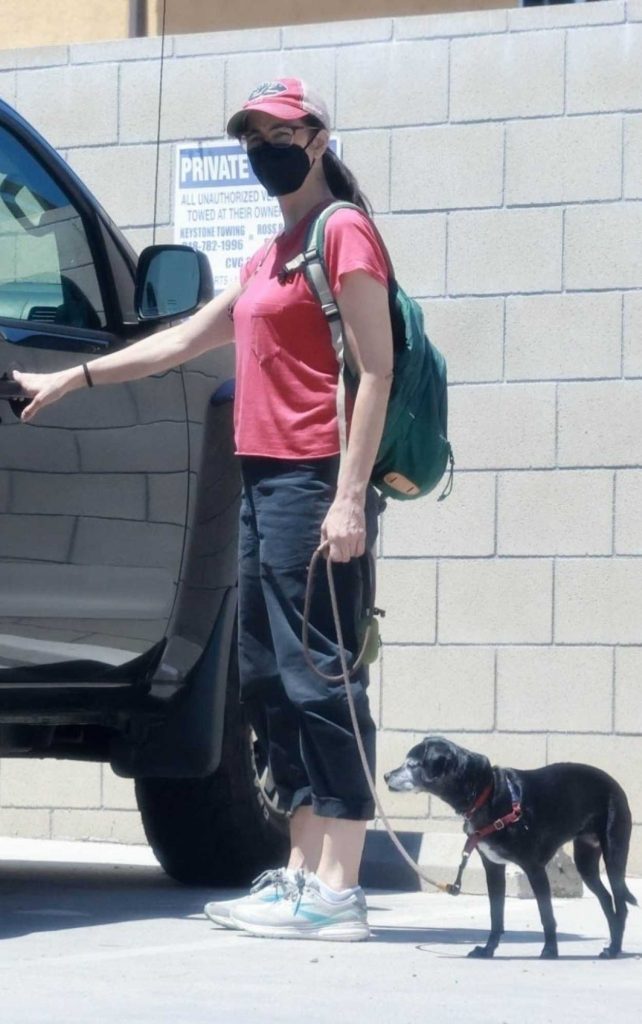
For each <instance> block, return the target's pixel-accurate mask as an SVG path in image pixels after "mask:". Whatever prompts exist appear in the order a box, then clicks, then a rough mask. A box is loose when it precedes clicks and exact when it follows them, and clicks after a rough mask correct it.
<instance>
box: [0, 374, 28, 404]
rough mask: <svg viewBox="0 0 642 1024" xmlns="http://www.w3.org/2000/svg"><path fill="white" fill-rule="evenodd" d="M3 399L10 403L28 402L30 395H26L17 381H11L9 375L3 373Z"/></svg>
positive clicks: (0, 386)
mask: <svg viewBox="0 0 642 1024" xmlns="http://www.w3.org/2000/svg"><path fill="white" fill-rule="evenodd" d="M2 398H4V399H6V400H7V401H8V402H16V401H18V402H19V401H23V402H26V401H27V400H28V398H29V395H26V394H25V393H24V391H23V390H22V387H21V385H20V384H18V381H17V380H11V378H10V377H9V375H8V374H6V373H3V374H2V377H0V399H2Z"/></svg>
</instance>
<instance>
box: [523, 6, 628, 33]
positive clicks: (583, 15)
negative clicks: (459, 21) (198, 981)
mask: <svg viewBox="0 0 642 1024" xmlns="http://www.w3.org/2000/svg"><path fill="white" fill-rule="evenodd" d="M625 20H626V11H625V8H624V0H609V2H608V3H599V4H593V3H589V4H568V5H566V4H565V5H564V6H560V7H551V9H550V10H546V9H544V8H543V7H520V8H517V9H516V10H512V11H509V12H508V26H509V28H510V30H511V32H522V31H528V30H532V29H536V28H544V29H547V28H549V29H560V28H573V27H574V26H575V25H606V24H609V23H612V22H620V21H625Z"/></svg>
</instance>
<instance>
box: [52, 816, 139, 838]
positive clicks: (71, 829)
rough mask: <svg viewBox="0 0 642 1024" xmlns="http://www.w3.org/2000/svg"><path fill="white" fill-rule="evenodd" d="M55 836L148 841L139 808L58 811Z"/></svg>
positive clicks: (53, 831)
mask: <svg viewBox="0 0 642 1024" xmlns="http://www.w3.org/2000/svg"><path fill="white" fill-rule="evenodd" d="M51 838H52V839H81V840H98V841H102V842H107V843H132V844H141V845H144V844H146V843H147V839H146V837H145V832H144V831H143V826H142V823H141V820H140V815H139V813H138V811H111V810H104V811H70V810H54V811H53V814H52V818H51Z"/></svg>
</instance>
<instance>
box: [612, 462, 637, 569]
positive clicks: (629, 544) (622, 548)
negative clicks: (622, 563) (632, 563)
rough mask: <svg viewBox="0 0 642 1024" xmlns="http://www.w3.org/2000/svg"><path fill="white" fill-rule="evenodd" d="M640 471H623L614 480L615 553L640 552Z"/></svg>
mask: <svg viewBox="0 0 642 1024" xmlns="http://www.w3.org/2000/svg"><path fill="white" fill-rule="evenodd" d="M641 507H642V470H641V469H623V470H620V471H619V472H618V473H616V479H615V553H616V554H618V555H639V554H640V553H641V552H642V516H640V508H641Z"/></svg>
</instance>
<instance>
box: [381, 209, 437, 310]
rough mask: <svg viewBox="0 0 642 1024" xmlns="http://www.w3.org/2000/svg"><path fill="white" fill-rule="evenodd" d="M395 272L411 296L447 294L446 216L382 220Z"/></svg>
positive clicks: (418, 216)
mask: <svg viewBox="0 0 642 1024" xmlns="http://www.w3.org/2000/svg"><path fill="white" fill-rule="evenodd" d="M377 224H378V226H379V229H380V231H381V233H382V235H383V238H384V241H385V243H386V245H387V247H388V249H389V250H390V256H391V258H392V262H393V264H394V267H395V272H396V274H397V277H398V278H399V280H400V281H403V286H404V288H405V290H406V291H407V292H408V294H409V295H414V296H424V295H426V296H428V295H443V294H444V291H445V287H446V214H443V213H421V214H420V213H415V214H401V215H400V214H396V215H395V216H394V217H392V216H391V217H388V216H384V217H379V218H378V219H377Z"/></svg>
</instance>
